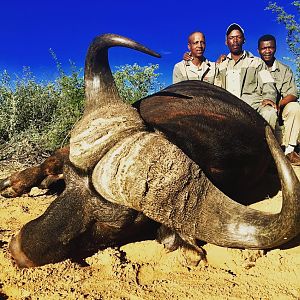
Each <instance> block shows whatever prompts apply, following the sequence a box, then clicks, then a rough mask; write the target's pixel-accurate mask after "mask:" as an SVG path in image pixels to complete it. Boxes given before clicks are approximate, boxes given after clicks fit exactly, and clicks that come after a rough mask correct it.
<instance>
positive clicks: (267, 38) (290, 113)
mask: <svg viewBox="0 0 300 300" xmlns="http://www.w3.org/2000/svg"><path fill="white" fill-rule="evenodd" d="M258 53H259V54H260V57H261V58H262V60H263V61H264V62H265V63H266V65H267V66H268V68H269V71H270V73H271V75H272V77H273V78H274V81H275V86H276V89H277V108H278V112H279V121H283V125H284V133H283V145H284V146H285V155H286V156H287V158H288V159H289V160H290V162H291V163H292V164H293V165H297V166H300V156H299V155H298V154H297V153H296V152H295V151H294V150H295V146H296V145H297V144H298V136H299V131H300V104H299V103H298V102H297V98H298V97H297V88H296V84H295V79H294V75H293V72H292V70H291V69H290V68H289V67H288V66H286V65H284V64H283V63H281V62H280V61H278V60H277V59H276V58H275V53H276V39H275V37H274V36H273V35H269V34H267V35H263V36H261V37H260V38H259V40H258Z"/></svg>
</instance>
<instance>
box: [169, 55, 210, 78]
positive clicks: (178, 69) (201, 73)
mask: <svg viewBox="0 0 300 300" xmlns="http://www.w3.org/2000/svg"><path fill="white" fill-rule="evenodd" d="M215 76H216V64H215V63H214V62H211V61H209V60H207V59H205V60H204V61H203V62H202V64H201V66H200V67H197V66H195V65H194V64H193V63H192V62H191V61H185V60H182V61H181V62H179V63H177V64H176V65H175V66H174V69H173V83H177V82H180V81H184V80H201V81H206V82H208V83H211V84H213V83H214V79H215Z"/></svg>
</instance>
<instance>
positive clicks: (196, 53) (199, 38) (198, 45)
mask: <svg viewBox="0 0 300 300" xmlns="http://www.w3.org/2000/svg"><path fill="white" fill-rule="evenodd" d="M205 46H206V43H205V37H204V35H203V34H202V33H201V32H195V33H194V34H192V35H191V36H190V37H189V43H188V48H189V50H190V51H191V54H192V56H193V57H195V58H202V57H203V54H204V52H205Z"/></svg>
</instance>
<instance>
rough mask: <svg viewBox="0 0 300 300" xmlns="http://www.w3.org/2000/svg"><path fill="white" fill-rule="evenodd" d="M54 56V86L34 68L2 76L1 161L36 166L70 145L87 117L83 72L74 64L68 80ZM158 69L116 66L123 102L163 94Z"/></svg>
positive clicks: (0, 114)
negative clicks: (72, 133) (39, 77)
mask: <svg viewBox="0 0 300 300" xmlns="http://www.w3.org/2000/svg"><path fill="white" fill-rule="evenodd" d="M51 54H52V56H53V58H54V60H55V62H56V66H57V69H58V72H59V75H58V77H57V78H56V79H55V80H54V81H50V82H49V81H48V82H43V81H38V80H37V79H36V78H35V76H34V74H33V73H32V72H31V70H30V68H24V69H23V72H22V74H21V76H17V75H15V76H14V78H12V77H11V76H10V74H9V73H8V72H7V71H3V72H2V74H0V160H3V159H8V158H14V159H17V160H21V161H23V162H26V160H28V162H32V161H33V160H34V158H35V157H37V158H38V159H40V158H41V157H42V156H44V155H48V154H49V153H50V152H52V151H53V150H55V149H57V148H59V147H62V146H63V145H66V144H67V143H68V142H69V135H70V131H71V129H72V127H73V126H74V124H75V123H76V121H77V120H79V119H80V117H81V115H82V113H83V107H84V80H83V72H82V69H78V68H77V67H76V66H75V64H74V63H72V62H70V65H71V72H70V74H69V75H67V74H66V73H65V72H64V71H63V69H62V67H61V64H60V63H59V62H58V60H57V58H56V56H55V54H54V53H53V52H52V53H51ZM157 69H158V65H149V66H145V67H141V66H139V65H137V64H134V65H125V66H120V67H117V71H116V72H115V73H114V77H115V81H116V84H117V87H118V89H119V93H120V95H121V97H122V98H123V99H124V101H128V102H129V103H133V102H134V101H136V100H138V99H140V98H142V97H145V96H147V95H148V94H149V93H152V92H155V91H157V90H158V89H160V88H161V87H162V85H161V84H160V83H159V81H158V76H159V74H157V73H155V71H156V70H157Z"/></svg>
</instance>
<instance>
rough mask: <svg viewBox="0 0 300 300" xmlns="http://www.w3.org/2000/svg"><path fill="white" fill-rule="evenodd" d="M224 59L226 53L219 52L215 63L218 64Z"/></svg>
mask: <svg viewBox="0 0 300 300" xmlns="http://www.w3.org/2000/svg"><path fill="white" fill-rule="evenodd" d="M225 59H226V54H221V55H220V56H219V58H218V59H217V61H216V63H217V64H219V63H221V62H222V61H224V60H225Z"/></svg>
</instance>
